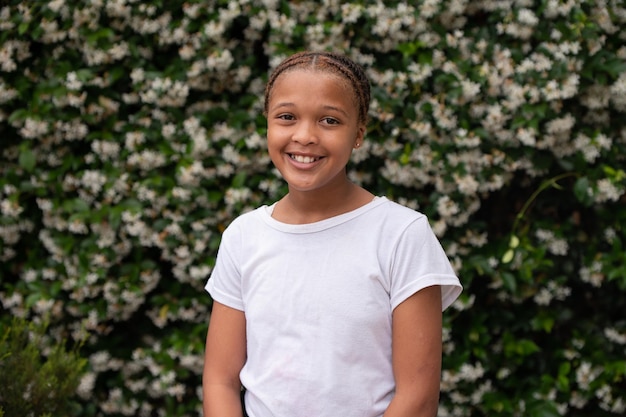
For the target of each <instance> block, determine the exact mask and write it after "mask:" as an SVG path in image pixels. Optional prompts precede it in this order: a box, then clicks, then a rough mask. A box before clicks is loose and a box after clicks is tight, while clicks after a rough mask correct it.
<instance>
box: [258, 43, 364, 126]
mask: <svg viewBox="0 0 626 417" xmlns="http://www.w3.org/2000/svg"><path fill="white" fill-rule="evenodd" d="M296 69H312V70H315V71H322V72H327V73H331V74H336V75H338V76H340V77H342V78H344V79H346V80H347V81H349V82H350V85H351V86H352V89H353V92H354V95H355V98H356V102H357V104H358V108H359V109H358V110H359V122H360V123H362V124H363V125H365V124H367V119H368V117H367V114H368V110H369V105H370V83H369V80H368V79H367V76H366V75H365V71H364V70H363V68H362V67H361V66H360V65H358V64H357V63H355V62H354V61H352V60H351V59H350V58H348V57H346V56H345V55H340V54H336V53H333V52H312V51H304V52H298V53H296V54H294V55H291V56H290V57H289V58H287V59H285V60H284V61H283V62H281V63H280V64H279V65H278V67H276V69H275V70H274V72H273V73H272V74H271V75H270V78H269V80H268V82H267V86H266V87H265V108H264V111H265V114H267V111H268V105H269V99H270V96H271V94H272V89H273V88H274V84H275V83H276V79H277V78H278V77H279V76H280V75H281V74H283V73H285V72H288V71H292V70H296Z"/></svg>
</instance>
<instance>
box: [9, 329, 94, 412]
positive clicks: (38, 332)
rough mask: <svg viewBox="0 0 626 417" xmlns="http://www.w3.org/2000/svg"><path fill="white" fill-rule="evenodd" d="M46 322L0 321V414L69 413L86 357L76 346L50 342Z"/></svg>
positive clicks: (63, 341) (62, 341)
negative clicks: (82, 356)
mask: <svg viewBox="0 0 626 417" xmlns="http://www.w3.org/2000/svg"><path fill="white" fill-rule="evenodd" d="M47 329H48V326H47V324H35V323H31V322H28V321H26V320H24V319H19V318H13V319H12V320H11V321H10V323H9V324H8V325H7V323H6V322H0V417H2V416H5V417H18V416H19V417H26V416H29V417H50V416H57V415H71V414H70V407H71V398H72V397H73V396H74V395H75V393H76V388H77V387H78V384H79V383H80V379H81V376H82V372H83V369H84V367H85V365H86V362H87V361H86V359H83V358H81V357H80V355H79V352H78V348H79V346H78V345H74V346H73V347H72V348H71V349H67V348H66V341H65V340H60V341H57V342H50V341H49V338H47V337H46V331H47Z"/></svg>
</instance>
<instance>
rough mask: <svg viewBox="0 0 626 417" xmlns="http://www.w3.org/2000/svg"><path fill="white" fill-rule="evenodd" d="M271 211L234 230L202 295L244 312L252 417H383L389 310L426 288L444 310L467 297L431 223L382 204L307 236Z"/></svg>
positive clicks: (388, 393)
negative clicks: (436, 288)
mask: <svg viewBox="0 0 626 417" xmlns="http://www.w3.org/2000/svg"><path fill="white" fill-rule="evenodd" d="M272 209H273V206H269V207H268V206H263V207H260V208H258V209H256V210H254V211H252V212H249V213H246V214H243V215H241V216H240V217H238V218H237V219H235V221H233V222H232V224H231V225H230V226H229V227H228V228H227V229H226V231H225V232H224V234H223V237H222V242H221V245H220V249H219V252H218V256H217V262H216V265H215V268H214V270H213V272H212V274H211V278H210V279H209V281H208V283H207V285H206V289H207V291H208V292H209V293H210V294H211V296H212V297H213V299H214V300H216V301H218V302H220V303H222V304H225V305H227V306H229V307H232V308H235V309H238V310H242V311H244V312H245V316H246V331H247V355H248V356H247V360H246V363H245V365H244V367H243V369H242V371H241V374H240V378H241V382H242V384H243V386H245V387H246V388H247V393H246V399H245V401H246V408H247V412H248V414H249V416H250V417H326V416H328V417H337V416H341V417H380V416H382V415H383V413H384V411H385V409H386V408H387V406H388V405H389V402H390V401H391V399H392V397H393V394H394V386H395V385H394V377H393V371H392V361H391V315H392V311H393V309H394V308H395V307H396V306H398V304H400V303H401V302H402V301H404V300H406V299H407V298H408V297H410V296H411V295H412V294H414V293H416V292H417V291H419V290H420V289H422V288H425V287H428V286H432V285H440V286H441V297H442V303H443V308H444V309H445V308H447V307H448V306H449V305H450V304H451V303H452V302H453V301H454V300H455V299H456V298H457V297H458V295H459V294H460V292H461V289H462V288H461V284H460V283H459V280H458V278H457V277H456V275H455V273H454V271H453V270H452V267H451V266H450V263H449V261H448V258H447V257H446V255H445V253H444V251H443V249H442V247H441V245H440V243H439V242H438V240H437V238H436V237H435V235H434V233H433V232H432V230H431V228H430V226H429V224H428V220H427V218H426V217H425V216H424V215H423V214H421V213H418V212H416V211H413V210H411V209H408V208H406V207H403V206H401V205H399V204H396V203H393V202H391V201H389V200H388V199H387V198H385V197H381V198H376V199H374V200H373V201H372V202H370V203H369V204H366V205H365V206H362V207H360V208H358V209H356V210H354V211H351V212H348V213H345V214H341V215H339V216H336V217H332V218H329V219H325V220H322V221H319V222H315V223H309V224H298V225H294V224H285V223H281V222H279V221H277V220H276V219H274V218H273V217H271V212H272Z"/></svg>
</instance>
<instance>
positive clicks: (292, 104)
mask: <svg viewBox="0 0 626 417" xmlns="http://www.w3.org/2000/svg"><path fill="white" fill-rule="evenodd" d="M295 106H296V105H295V104H294V103H291V102H288V101H286V102H283V103H278V104H277V105H275V106H274V107H272V108H271V109H270V111H274V110H277V109H280V108H282V107H295ZM322 107H323V108H324V110H333V111H336V112H339V113H341V114H343V115H344V116H346V117H349V115H348V112H346V111H345V110H344V109H342V108H341V107H336V106H330V105H325V106H322Z"/></svg>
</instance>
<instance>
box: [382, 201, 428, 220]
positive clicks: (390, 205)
mask: <svg viewBox="0 0 626 417" xmlns="http://www.w3.org/2000/svg"><path fill="white" fill-rule="evenodd" d="M376 209H377V210H375V213H374V214H375V215H376V216H378V217H379V218H381V219H384V220H385V223H386V224H389V225H396V226H398V227H403V226H404V227H408V225H410V224H412V223H415V222H418V223H424V224H428V218H427V217H426V215H424V214H423V213H421V212H419V211H416V210H413V209H411V208H409V207H406V206H403V205H401V204H398V203H396V202H394V201H392V200H389V199H388V198H386V197H385V198H384V201H383V203H382V204H379V205H378V206H377V207H376Z"/></svg>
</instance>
